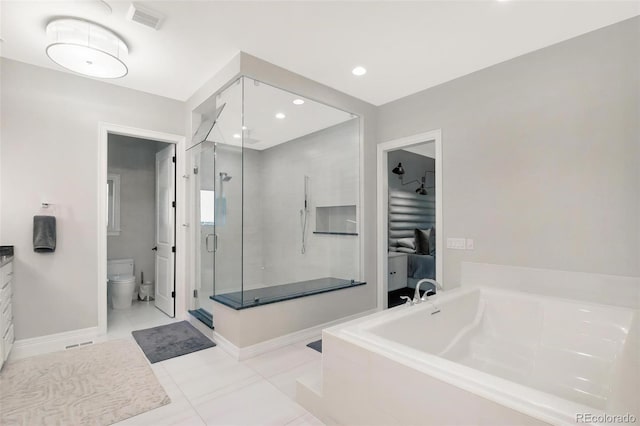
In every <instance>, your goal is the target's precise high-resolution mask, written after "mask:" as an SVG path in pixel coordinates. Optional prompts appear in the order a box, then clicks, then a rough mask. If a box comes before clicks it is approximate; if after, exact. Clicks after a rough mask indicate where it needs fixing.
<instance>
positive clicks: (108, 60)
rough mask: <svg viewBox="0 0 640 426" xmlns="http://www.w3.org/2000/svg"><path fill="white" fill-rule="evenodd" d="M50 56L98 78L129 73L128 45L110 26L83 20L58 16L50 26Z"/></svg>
mask: <svg viewBox="0 0 640 426" xmlns="http://www.w3.org/2000/svg"><path fill="white" fill-rule="evenodd" d="M47 35H48V36H49V39H50V40H51V42H50V43H49V45H48V46H47V56H49V58H50V59H51V60H52V61H53V62H55V63H56V64H58V65H60V66H61V67H63V68H66V69H68V70H70V71H73V72H77V73H78V74H84V75H87V76H89V77H96V78H120V77H124V76H125V75H127V72H128V69H127V66H126V65H125V63H124V59H126V58H127V55H128V54H129V49H128V48H127V45H126V44H125V42H124V41H122V39H121V38H120V37H118V36H117V35H116V34H115V33H113V32H112V31H111V30H108V29H107V28H104V27H102V26H100V25H98V24H94V23H93V22H89V21H84V20H81V19H73V18H62V19H55V20H53V21H51V22H49V24H48V25H47Z"/></svg>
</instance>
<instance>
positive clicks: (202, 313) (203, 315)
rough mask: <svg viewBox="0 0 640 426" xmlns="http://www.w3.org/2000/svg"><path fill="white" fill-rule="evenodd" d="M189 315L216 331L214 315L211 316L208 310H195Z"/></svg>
mask: <svg viewBox="0 0 640 426" xmlns="http://www.w3.org/2000/svg"><path fill="white" fill-rule="evenodd" d="M189 313H190V314H191V315H193V316H194V317H195V318H197V319H198V320H199V321H200V322H201V323H203V324H204V325H206V326H207V327H209V328H210V329H212V330H213V329H215V327H214V326H213V315H211V314H210V313H209V312H207V311H206V310H204V309H202V308H198V309H195V310H190V311H189Z"/></svg>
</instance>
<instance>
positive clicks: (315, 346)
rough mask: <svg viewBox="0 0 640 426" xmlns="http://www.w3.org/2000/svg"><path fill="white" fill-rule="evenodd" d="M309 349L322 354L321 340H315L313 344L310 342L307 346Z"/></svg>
mask: <svg viewBox="0 0 640 426" xmlns="http://www.w3.org/2000/svg"><path fill="white" fill-rule="evenodd" d="M307 346H308V347H310V348H311V349H314V350H316V351H318V352H320V353H322V339H320V340H316V341H315V342H311V343H309V344H308V345H307Z"/></svg>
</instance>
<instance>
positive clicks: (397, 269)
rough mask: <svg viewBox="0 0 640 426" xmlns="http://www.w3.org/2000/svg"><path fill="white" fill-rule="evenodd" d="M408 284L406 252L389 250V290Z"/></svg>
mask: <svg viewBox="0 0 640 426" xmlns="http://www.w3.org/2000/svg"><path fill="white" fill-rule="evenodd" d="M406 286H407V255H406V253H398V252H389V284H388V289H387V291H392V290H397V289H399V288H404V287H406Z"/></svg>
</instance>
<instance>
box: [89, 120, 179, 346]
mask: <svg viewBox="0 0 640 426" xmlns="http://www.w3.org/2000/svg"><path fill="white" fill-rule="evenodd" d="M100 136H101V137H100V148H101V149H100V151H99V152H100V154H101V155H100V158H99V167H98V176H99V180H101V181H102V182H105V183H107V185H105V184H104V183H99V185H98V189H99V192H98V193H99V194H104V195H103V196H102V197H99V201H100V202H99V209H98V219H99V220H98V223H99V224H106V226H104V225H103V226H104V227H103V226H99V229H98V248H99V250H98V253H99V263H98V265H99V267H98V269H99V270H98V277H99V281H98V328H99V330H100V332H101V333H102V334H105V333H107V331H109V334H114V332H115V334H117V333H118V332H120V331H122V332H123V333H127V334H128V332H130V331H131V330H135V329H140V328H148V327H152V326H155V325H160V324H164V323H168V322H171V321H174V318H180V317H182V316H183V312H184V311H183V306H181V305H182V304H183V301H184V298H181V297H180V296H181V293H182V292H183V291H184V289H183V287H181V286H180V282H181V280H177V279H176V277H179V276H180V274H182V273H184V272H183V270H184V260H183V259H182V258H181V257H177V254H178V253H180V252H181V250H180V248H181V245H183V244H184V242H183V241H184V231H183V229H181V228H184V227H183V226H182V227H178V226H177V224H178V223H183V222H182V221H183V218H184V214H183V210H182V209H181V208H178V207H179V206H181V205H182V206H184V203H183V201H184V192H183V191H181V190H179V188H180V185H178V184H177V182H176V176H177V175H180V172H179V171H180V170H181V167H183V165H182V161H181V160H182V159H181V158H180V155H179V152H180V148H183V146H184V138H183V137H182V136H178V135H171V134H165V133H159V132H153V131H148V130H142V129H135V128H127V127H123V126H117V125H109V124H101V126H100ZM176 152H178V154H176ZM177 166H180V167H177ZM114 276H118V277H119V278H116V279H114ZM131 276H133V278H132V279H130V278H128V277H131ZM108 281H109V282H108ZM129 298H130V299H131V300H128V299H129ZM116 304H117V306H116ZM107 324H108V325H109V326H108V327H107ZM107 328H109V330H107ZM129 329H131V330H129Z"/></svg>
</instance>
